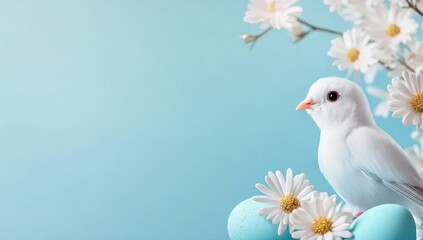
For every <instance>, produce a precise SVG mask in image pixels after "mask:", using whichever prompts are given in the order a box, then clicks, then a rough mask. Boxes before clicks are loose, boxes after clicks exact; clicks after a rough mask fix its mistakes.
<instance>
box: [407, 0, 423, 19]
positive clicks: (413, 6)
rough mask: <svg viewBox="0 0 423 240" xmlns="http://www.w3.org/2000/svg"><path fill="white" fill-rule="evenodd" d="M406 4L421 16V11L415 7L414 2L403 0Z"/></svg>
mask: <svg viewBox="0 0 423 240" xmlns="http://www.w3.org/2000/svg"><path fill="white" fill-rule="evenodd" d="M405 1H406V2H407V4H408V7H409V8H411V9H413V10H414V11H416V13H418V14H419V15H420V16H422V17H423V12H422V11H421V10H420V9H419V8H418V7H417V5H416V4H413V3H412V2H411V1H410V0H405Z"/></svg>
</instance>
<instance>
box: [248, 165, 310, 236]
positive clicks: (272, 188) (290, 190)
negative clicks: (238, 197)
mask: <svg viewBox="0 0 423 240" xmlns="http://www.w3.org/2000/svg"><path fill="white" fill-rule="evenodd" d="M264 179H265V181H266V183H267V185H268V186H269V187H266V186H265V185H263V184H261V183H257V184H256V188H257V189H258V190H260V191H261V192H262V193H264V194H266V196H255V197H253V200H254V201H257V202H264V203H268V204H270V206H268V207H265V208H263V209H261V210H260V211H258V212H257V214H258V215H259V216H267V219H269V220H272V223H273V224H278V223H279V228H278V234H279V235H282V233H283V232H284V231H285V229H286V226H287V225H288V222H289V215H290V214H291V213H292V211H293V210H295V209H297V208H299V207H300V206H301V205H302V204H303V203H304V201H306V200H309V199H310V196H311V192H312V191H313V186H311V185H309V181H308V180H307V179H305V174H299V175H296V176H295V177H293V174H292V170H291V169H290V168H288V170H287V171H286V179H285V177H284V176H283V174H282V173H281V172H280V171H276V174H274V173H273V172H269V173H268V175H267V176H265V177H264Z"/></svg>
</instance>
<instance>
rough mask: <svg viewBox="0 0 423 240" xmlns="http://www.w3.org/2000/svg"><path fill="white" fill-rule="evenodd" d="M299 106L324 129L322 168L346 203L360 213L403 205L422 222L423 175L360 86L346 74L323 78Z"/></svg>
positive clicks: (322, 131) (321, 149) (417, 220)
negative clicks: (375, 114) (380, 120)
mask: <svg viewBox="0 0 423 240" xmlns="http://www.w3.org/2000/svg"><path fill="white" fill-rule="evenodd" d="M297 110H306V111H307V112H308V113H309V114H310V115H311V117H312V118H313V120H314V121H315V122H316V124H317V126H318V127H319V128H320V144H319V153H318V158H319V167H320V170H321V172H322V173H323V175H324V177H325V178H326V180H327V181H328V182H329V184H330V185H331V186H332V188H333V189H334V190H335V192H336V193H337V194H338V195H339V196H340V197H341V198H342V199H343V200H344V201H345V202H346V203H347V204H349V205H351V206H352V207H354V208H355V209H358V210H359V211H361V212H364V211H366V210H367V209H370V208H372V207H375V206H377V205H380V204H387V203H395V204H400V205H403V206H405V207H406V208H407V209H408V210H409V211H410V212H411V213H412V215H413V217H414V219H415V221H416V224H417V225H420V224H421V223H422V220H423V180H422V179H421V178H420V177H419V175H418V173H417V172H416V170H415V169H414V168H413V166H412V165H411V163H410V161H409V160H408V159H407V156H406V155H405V153H404V151H403V150H402V148H401V147H400V146H399V145H398V144H397V143H396V142H395V141H394V140H393V139H392V138H391V137H390V136H389V135H388V134H387V133H385V132H384V131H383V130H382V129H380V128H379V127H378V126H377V125H376V123H375V121H374V119H373V117H372V115H371V112H370V107H369V104H368V101H367V98H366V96H365V94H364V92H363V91H362V90H361V88H360V86H358V85H357V84H356V83H354V82H352V81H350V80H347V79H342V78H336V77H331V78H322V79H319V80H318V81H317V82H315V83H314V84H313V85H312V86H311V87H310V90H309V92H308V95H307V97H306V99H305V100H304V101H302V102H301V103H300V104H299V105H298V106H297Z"/></svg>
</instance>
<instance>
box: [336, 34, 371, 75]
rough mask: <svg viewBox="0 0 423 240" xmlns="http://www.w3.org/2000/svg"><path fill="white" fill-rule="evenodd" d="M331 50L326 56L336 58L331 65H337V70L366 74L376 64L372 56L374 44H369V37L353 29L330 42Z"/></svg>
mask: <svg viewBox="0 0 423 240" xmlns="http://www.w3.org/2000/svg"><path fill="white" fill-rule="evenodd" d="M331 43H332V48H331V49H330V50H329V52H328V55H329V56H331V57H334V58H337V59H338V60H336V61H335V62H334V63H333V64H334V65H338V69H339V70H341V71H342V70H345V69H348V73H349V74H351V73H352V71H353V70H356V71H360V72H362V73H366V72H367V71H368V70H369V67H370V66H371V65H372V64H375V63H377V62H378V60H377V59H376V58H375V57H374V56H373V52H374V50H375V47H376V44H375V43H370V36H369V35H367V34H366V33H365V32H363V31H361V30H359V29H357V28H353V29H351V30H349V31H346V32H344V33H343V34H342V37H340V38H337V39H335V40H332V42H331Z"/></svg>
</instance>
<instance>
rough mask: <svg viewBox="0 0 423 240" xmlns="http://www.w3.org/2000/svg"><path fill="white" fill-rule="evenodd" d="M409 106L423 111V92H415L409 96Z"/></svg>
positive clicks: (417, 110)
mask: <svg viewBox="0 0 423 240" xmlns="http://www.w3.org/2000/svg"><path fill="white" fill-rule="evenodd" d="M410 103H411V107H412V108H413V110H414V111H416V112H420V113H421V112H423V92H419V93H416V95H414V96H412V97H411V98H410Z"/></svg>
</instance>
